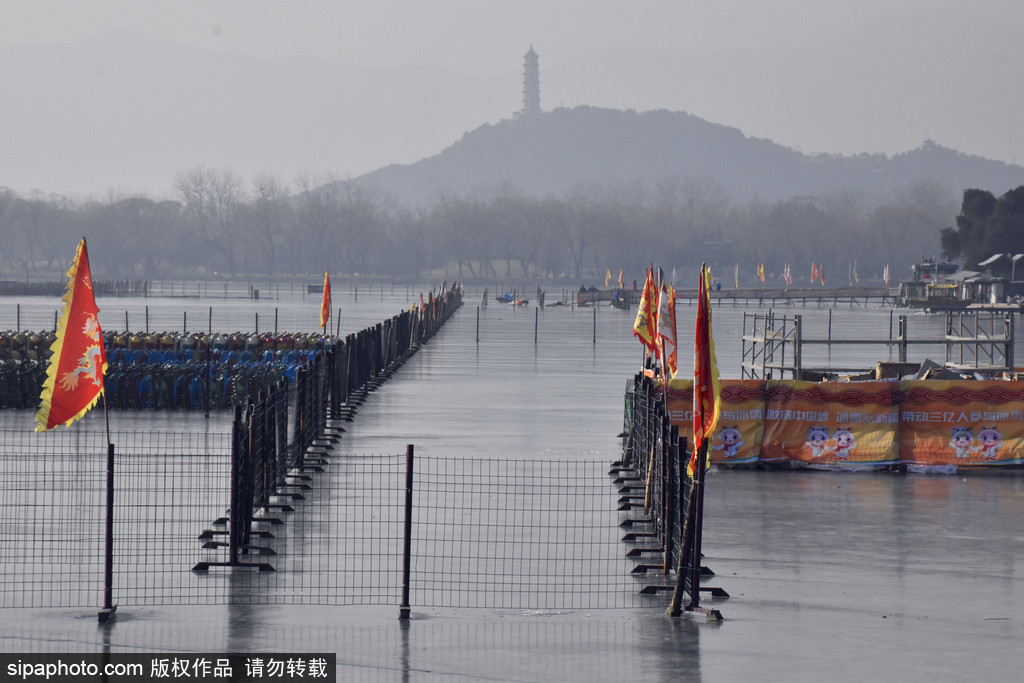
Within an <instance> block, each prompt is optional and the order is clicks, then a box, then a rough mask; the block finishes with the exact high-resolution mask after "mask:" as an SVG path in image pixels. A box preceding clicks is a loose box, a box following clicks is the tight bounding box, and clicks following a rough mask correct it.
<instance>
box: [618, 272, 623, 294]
mask: <svg viewBox="0 0 1024 683" xmlns="http://www.w3.org/2000/svg"><path fill="white" fill-rule="evenodd" d="M622 287H623V284H622V268H619V289H622Z"/></svg>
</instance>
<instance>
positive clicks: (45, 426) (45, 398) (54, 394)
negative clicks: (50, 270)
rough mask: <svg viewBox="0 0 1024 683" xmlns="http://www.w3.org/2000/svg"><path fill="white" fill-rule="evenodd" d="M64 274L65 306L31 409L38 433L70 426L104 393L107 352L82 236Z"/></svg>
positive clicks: (87, 252) (87, 253)
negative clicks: (35, 404)
mask: <svg viewBox="0 0 1024 683" xmlns="http://www.w3.org/2000/svg"><path fill="white" fill-rule="evenodd" d="M67 277H68V284H67V292H66V293H65V294H64V308H63V310H62V311H61V316H60V320H59V322H58V323H57V338H56V339H55V340H54V342H53V344H51V345H50V351H51V352H52V353H51V355H50V364H49V366H48V367H47V369H46V380H45V381H44V382H43V392H42V395H41V396H40V398H39V412H37V413H36V431H37V432H45V431H48V430H50V429H53V428H54V427H57V426H60V425H64V426H66V427H70V426H71V423H73V422H74V421H75V420H78V419H80V418H81V417H83V416H84V415H85V414H86V413H87V412H89V409H90V408H92V407H93V406H94V405H96V402H97V401H99V398H100V395H101V394H102V393H103V376H104V374H105V373H106V371H107V354H106V351H105V350H104V348H103V330H101V329H100V321H99V313H100V309H99V308H98V307H97V306H96V297H95V296H94V294H93V290H92V273H91V272H90V270H89V251H88V249H86V246H85V238H84V237H83V238H82V241H81V242H79V244H78V251H77V252H76V253H75V259H74V261H72V263H71V268H69V269H68V274H67Z"/></svg>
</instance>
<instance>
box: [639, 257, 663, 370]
mask: <svg viewBox="0 0 1024 683" xmlns="http://www.w3.org/2000/svg"><path fill="white" fill-rule="evenodd" d="M656 296H657V292H656V290H655V289H654V275H653V274H652V273H651V269H650V268H648V269H647V280H646V281H645V282H644V291H643V293H642V294H640V307H639V309H638V310H637V312H636V322H634V323H633V336H635V337H637V338H638V339H639V340H640V341H641V342H642V343H643V345H644V346H646V347H647V348H648V349H650V350H651V351H653V352H655V353H657V351H658V323H657V312H656V311H655V308H654V307H655V305H656V302H655V297H656Z"/></svg>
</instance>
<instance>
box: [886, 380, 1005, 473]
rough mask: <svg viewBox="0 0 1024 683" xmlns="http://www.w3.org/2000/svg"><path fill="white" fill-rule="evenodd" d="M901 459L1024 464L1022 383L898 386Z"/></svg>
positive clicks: (935, 464)
mask: <svg viewBox="0 0 1024 683" xmlns="http://www.w3.org/2000/svg"><path fill="white" fill-rule="evenodd" d="M900 389H901V391H902V392H903V400H902V401H901V403H900V439H899V449H900V456H901V460H902V461H903V462H904V463H906V464H907V466H908V467H910V468H938V469H950V468H954V467H966V466H970V467H991V466H993V465H1009V464H1022V463H1024V455H1022V453H1024V382H1002V381H988V382H962V381H955V380H952V381H941V380H925V381H917V382H914V381H908V382H902V383H901V384H900Z"/></svg>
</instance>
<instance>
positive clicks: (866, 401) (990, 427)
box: [665, 379, 1024, 472]
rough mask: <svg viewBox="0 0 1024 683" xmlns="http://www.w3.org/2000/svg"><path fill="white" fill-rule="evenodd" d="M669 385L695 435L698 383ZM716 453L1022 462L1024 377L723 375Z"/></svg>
mask: <svg viewBox="0 0 1024 683" xmlns="http://www.w3.org/2000/svg"><path fill="white" fill-rule="evenodd" d="M665 392H666V393H665V400H666V408H667V411H668V415H669V419H670V420H671V422H672V424H674V425H676V426H678V428H679V436H680V437H685V438H686V439H687V440H688V441H691V442H692V425H693V382H692V381H691V380H672V381H671V382H669V384H668V387H667V388H666V389H665ZM710 456H711V462H712V463H713V464H716V465H720V466H732V465H746V464H752V463H764V464H767V465H774V466H782V467H794V466H796V467H811V468H817V469H878V468H884V467H889V466H894V465H904V466H906V467H907V468H908V469H910V470H912V471H945V472H955V471H956V470H957V469H958V468H964V467H994V466H1006V465H1024V381H1015V382H1006V381H1001V380H991V381H962V380H953V381H939V380H923V381H908V382H902V383H899V384H897V383H896V382H823V383H816V382H796V381H792V380H775V381H769V382H764V381H762V380H736V379H731V380H722V381H721V417H720V419H719V423H718V425H717V427H716V429H715V431H714V433H713V436H712V437H711V443H710Z"/></svg>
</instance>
